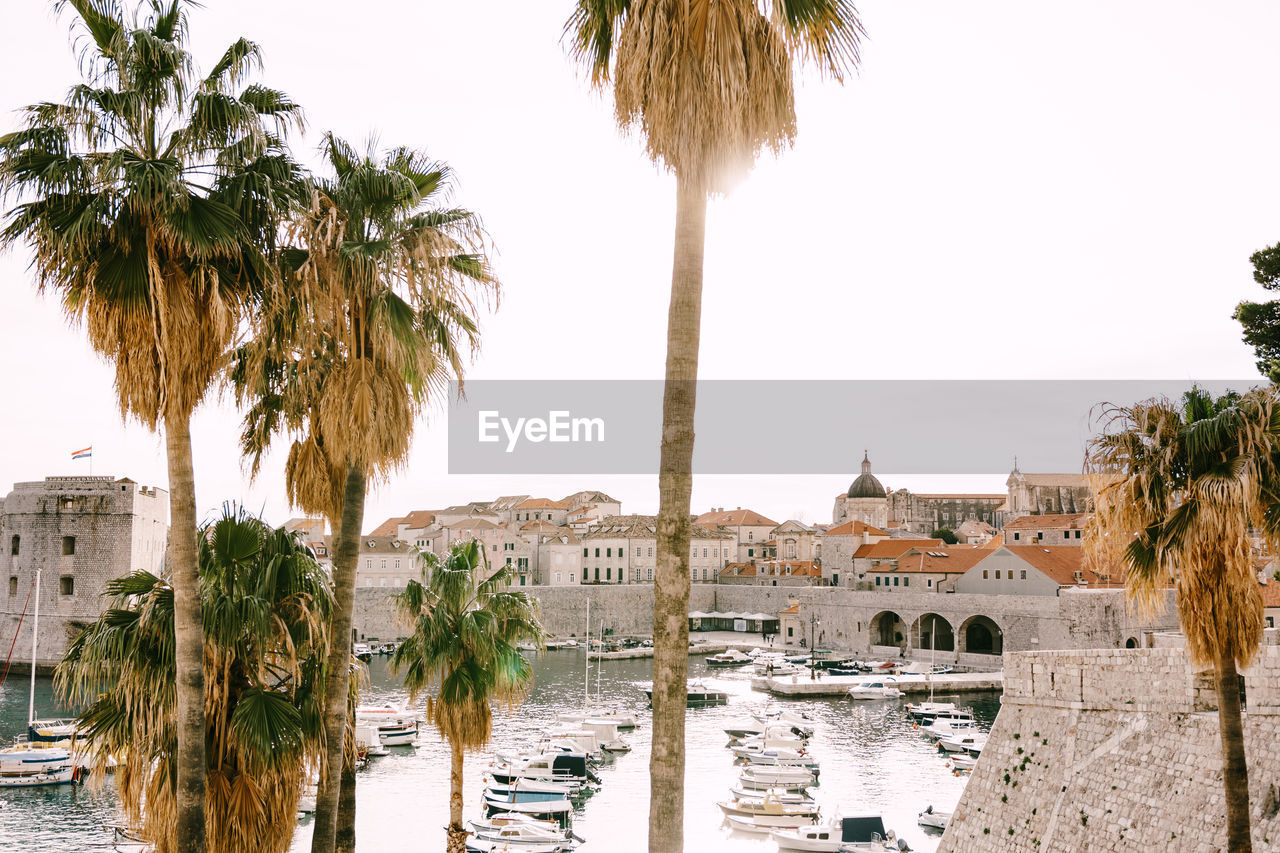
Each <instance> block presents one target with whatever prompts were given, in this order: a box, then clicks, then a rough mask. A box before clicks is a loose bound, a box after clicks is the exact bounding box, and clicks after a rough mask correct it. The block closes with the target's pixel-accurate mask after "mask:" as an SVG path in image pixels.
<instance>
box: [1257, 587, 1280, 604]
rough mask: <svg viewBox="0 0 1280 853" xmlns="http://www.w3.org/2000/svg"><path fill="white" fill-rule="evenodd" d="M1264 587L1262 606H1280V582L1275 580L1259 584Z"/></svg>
mask: <svg viewBox="0 0 1280 853" xmlns="http://www.w3.org/2000/svg"><path fill="white" fill-rule="evenodd" d="M1258 586H1260V587H1261V588H1262V606H1263V607H1280V582H1277V581H1275V580H1271V581H1268V582H1267V583H1262V584H1258Z"/></svg>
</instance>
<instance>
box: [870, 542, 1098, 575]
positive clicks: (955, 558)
mask: <svg viewBox="0 0 1280 853" xmlns="http://www.w3.org/2000/svg"><path fill="white" fill-rule="evenodd" d="M1076 550H1079V549H1078V548H1077V549H1076ZM990 556H991V549H989V548H983V547H980V546H977V545H959V546H952V547H950V548H912V549H911V550H910V551H908V552H907V553H905V554H903V555H902V556H901V557H899V558H898V565H897V568H896V569H894V571H898V572H924V573H926V574H929V573H933V574H964V573H965V572H967V571H969V569H972V568H973V567H974V566H976V565H978V563H981V562H982V561H983V560H985V559H986V558H987V557H990ZM871 571H873V572H874V571H884V567H883V566H881V567H880V568H879V569H878V570H877V569H872V570H871Z"/></svg>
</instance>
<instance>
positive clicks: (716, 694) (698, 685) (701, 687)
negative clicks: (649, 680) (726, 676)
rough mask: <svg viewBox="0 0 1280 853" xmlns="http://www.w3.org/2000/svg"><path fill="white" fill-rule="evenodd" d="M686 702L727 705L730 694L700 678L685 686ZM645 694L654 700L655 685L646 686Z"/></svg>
mask: <svg viewBox="0 0 1280 853" xmlns="http://www.w3.org/2000/svg"><path fill="white" fill-rule="evenodd" d="M685 691H686V692H685V702H686V703H687V704H688V705H689V706H690V707H693V706H707V705H727V704H729V694H728V693H726V692H724V691H723V690H715V689H714V688H712V687H710V686H709V685H707V684H706V682H704V681H701V680H699V679H695V680H693V681H690V682H689V683H688V685H687V686H686V687H685ZM644 695H645V696H647V697H648V698H649V702H650V704H652V702H653V685H652V684H650V685H648V686H647V687H645V688H644Z"/></svg>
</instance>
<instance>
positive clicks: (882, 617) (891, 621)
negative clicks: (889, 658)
mask: <svg viewBox="0 0 1280 853" xmlns="http://www.w3.org/2000/svg"><path fill="white" fill-rule="evenodd" d="M905 627H906V626H905V625H903V623H902V617H900V616H899V615H898V614H897V613H894V612H893V611H892V610H882V611H881V612H879V613H877V614H876V615H875V618H874V619H872V620H871V645H873V646H900V645H902V640H903V638H904V636H905V635H904V633H903V632H904V629H905Z"/></svg>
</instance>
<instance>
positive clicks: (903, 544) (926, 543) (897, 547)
mask: <svg viewBox="0 0 1280 853" xmlns="http://www.w3.org/2000/svg"><path fill="white" fill-rule="evenodd" d="M941 544H942V540H941V539H885V540H883V541H881V542H872V543H870V544H868V545H863V546H861V547H860V548H858V550H857V551H854V552H853V556H854V557H855V558H862V559H872V560H891V559H893V558H894V557H900V556H902V555H903V554H905V553H907V552H908V551H910V550H911V549H912V548H931V547H933V546H935V545H941Z"/></svg>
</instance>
